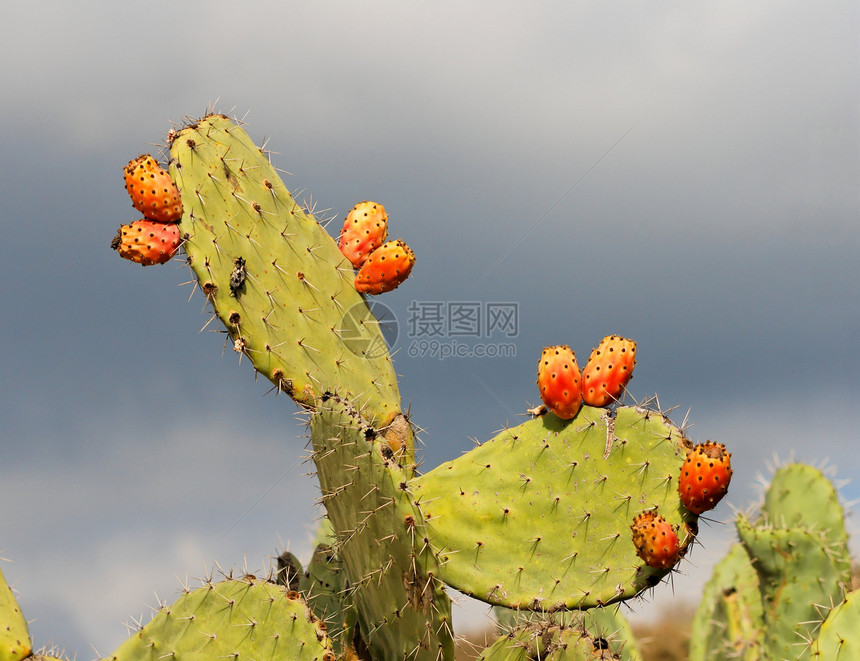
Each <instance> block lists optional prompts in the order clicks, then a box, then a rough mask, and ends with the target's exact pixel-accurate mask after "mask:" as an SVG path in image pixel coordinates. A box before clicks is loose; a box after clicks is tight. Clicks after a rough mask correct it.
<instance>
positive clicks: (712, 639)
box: [690, 544, 764, 661]
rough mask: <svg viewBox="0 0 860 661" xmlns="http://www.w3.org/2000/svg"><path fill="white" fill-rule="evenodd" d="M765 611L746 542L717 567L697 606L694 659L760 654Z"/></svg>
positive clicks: (720, 660) (751, 658) (750, 659)
mask: <svg viewBox="0 0 860 661" xmlns="http://www.w3.org/2000/svg"><path fill="white" fill-rule="evenodd" d="M763 617H764V611H763V608H762V601H761V594H760V592H759V578H758V574H757V573H756V571H755V569H753V566H752V563H751V562H750V559H749V555H747V552H746V550H745V549H744V547H743V545H742V544H735V545H733V546H732V548H731V550H730V551H729V553H728V555H726V556H725V557H724V558H723V559H722V560H720V562H719V563H717V565H716V566H715V567H714V573H713V575H712V576H711V579H710V580H709V581H708V583H707V584H706V585H705V589H704V592H703V594H702V600H701V602H699V607H698V608H697V609H696V615H695V617H694V618H693V626H692V630H691V633H690V661H728V659H744V660H745V661H755V660H756V659H758V658H760V652H761V635H762V626H763V625H762V622H763Z"/></svg>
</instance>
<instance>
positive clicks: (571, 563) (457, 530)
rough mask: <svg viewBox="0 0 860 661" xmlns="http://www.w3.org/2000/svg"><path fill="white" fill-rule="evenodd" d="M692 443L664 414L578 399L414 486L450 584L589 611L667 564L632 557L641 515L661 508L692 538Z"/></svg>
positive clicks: (508, 600) (633, 590) (526, 604)
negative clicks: (687, 500)
mask: <svg viewBox="0 0 860 661" xmlns="http://www.w3.org/2000/svg"><path fill="white" fill-rule="evenodd" d="M690 445H691V444H690V442H689V440H687V439H686V438H684V436H683V434H682V433H681V432H680V430H679V429H678V428H677V427H675V426H674V425H672V424H671V422H670V421H669V420H668V419H667V418H665V417H664V416H663V415H662V414H660V413H657V412H654V411H649V410H645V409H643V408H634V407H622V408H619V409H617V411H615V413H614V415H613V413H612V412H610V411H608V410H607V409H602V408H592V407H583V408H582V409H581V411H580V412H579V414H578V415H577V416H576V417H575V418H573V419H572V420H570V421H562V420H560V419H559V418H557V417H556V416H554V415H551V414H547V415H544V416H542V417H540V418H536V419H534V420H530V421H528V422H526V423H524V424H522V425H520V426H518V427H516V428H513V429H508V430H506V431H504V432H502V433H501V434H499V435H498V436H496V437H495V438H493V439H492V440H490V441H488V442H487V443H484V444H483V445H480V446H479V447H477V448H475V449H473V450H471V451H470V452H468V453H466V454H465V455H463V456H461V457H459V458H457V459H455V460H454V461H451V462H448V463H446V464H442V465H441V466H439V467H438V468H436V469H434V470H432V471H430V472H429V473H427V474H426V475H423V476H421V477H419V478H416V479H415V480H413V481H412V482H410V485H409V487H410V490H411V491H412V492H413V496H414V498H415V500H416V502H418V503H419V505H420V508H421V510H422V512H423V513H424V517H425V519H426V520H427V522H428V529H429V533H430V537H429V540H430V544H431V545H432V546H433V547H434V549H436V550H437V552H438V554H439V557H440V563H441V566H440V572H441V574H440V576H441V577H442V579H443V580H444V581H445V582H446V583H448V584H449V585H451V586H453V587H455V588H457V589H458V590H460V591H461V592H465V593H466V594H469V595H471V596H473V597H475V598H477V599H481V600H483V601H487V602H489V603H494V604H499V605H502V606H507V607H510V608H520V609H525V610H528V609H531V610H543V611H553V610H557V609H563V608H582V609H584V608H591V607H594V606H600V605H606V604H609V603H612V602H615V601H619V600H622V599H628V598H630V597H633V596H635V595H637V594H639V593H640V592H642V591H643V590H645V589H646V588H648V587H652V586H654V585H656V584H657V583H658V582H659V580H660V579H661V578H662V577H663V576H664V575H665V574H666V573H667V571H668V570H665V569H652V568H650V567H647V566H646V565H645V564H644V562H643V561H642V560H641V559H640V558H639V557H638V556H637V554H636V548H635V546H634V544H633V541H632V537H631V529H630V526H631V524H632V523H633V519H634V517H636V515H638V514H639V513H641V512H644V511H646V510H652V509H655V508H656V509H657V510H658V512H659V513H660V514H661V515H662V516H663V517H665V518H666V519H667V520H668V521H669V522H670V523H671V524H672V525H673V526H675V527H676V529H677V532H678V537H679V538H680V543H681V549H682V552H683V551H684V550H686V547H687V545H688V544H689V543H690V542H691V540H692V539H693V536H694V530H695V526H696V521H697V517H696V516H695V515H694V514H692V513H690V512H688V511H687V510H686V509H685V508H684V507H683V506H682V505H681V503H680V500H679V498H678V492H677V488H678V476H679V473H680V467H681V464H682V463H683V461H684V458H685V456H686V453H687V451H688V449H689V447H690Z"/></svg>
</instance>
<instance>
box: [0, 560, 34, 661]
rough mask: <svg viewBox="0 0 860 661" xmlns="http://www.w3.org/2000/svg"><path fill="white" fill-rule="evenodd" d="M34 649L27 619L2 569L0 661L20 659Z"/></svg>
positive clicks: (0, 590)
mask: <svg viewBox="0 0 860 661" xmlns="http://www.w3.org/2000/svg"><path fill="white" fill-rule="evenodd" d="M32 651H33V644H32V643H31V642H30V631H29V629H28V628H27V620H25V619H24V615H23V614H22V613H21V609H20V608H19V607H18V601H17V600H16V599H15V595H13V594H12V588H10V587H9V585H8V584H7V583H6V578H5V577H4V576H3V572H2V571H0V661H20V659H26V658H27V657H28V656H30V654H31V653H32Z"/></svg>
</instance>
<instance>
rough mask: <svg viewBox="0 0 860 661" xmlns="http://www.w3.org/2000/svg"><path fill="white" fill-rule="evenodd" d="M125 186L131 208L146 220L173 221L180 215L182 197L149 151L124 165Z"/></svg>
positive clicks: (180, 216)
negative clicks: (132, 206) (129, 197)
mask: <svg viewBox="0 0 860 661" xmlns="http://www.w3.org/2000/svg"><path fill="white" fill-rule="evenodd" d="M124 174H125V189H126V190H127V191H128V194H129V195H130V196H131V203H132V205H134V208H135V209H137V210H138V211H140V213H142V214H143V215H144V216H146V217H147V218H149V220H155V221H158V222H160V223H175V222H177V221H178V220H179V219H180V218H182V199H181V198H180V197H179V190H177V188H176V184H174V183H173V179H171V178H170V175H169V174H168V173H167V172H166V171H165V170H163V169H162V168H161V166H159V165H158V163H157V162H156V161H155V159H154V158H153V157H152V156H150V155H149V154H141V155H140V156H138V157H137V158H134V159H132V160H130V161H129V162H128V165H126V166H125V170H124Z"/></svg>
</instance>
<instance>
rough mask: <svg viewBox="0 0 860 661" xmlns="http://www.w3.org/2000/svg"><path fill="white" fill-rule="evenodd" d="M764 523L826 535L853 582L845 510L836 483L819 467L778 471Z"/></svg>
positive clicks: (788, 467)
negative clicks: (834, 484)
mask: <svg viewBox="0 0 860 661" xmlns="http://www.w3.org/2000/svg"><path fill="white" fill-rule="evenodd" d="M761 513H762V519H763V521H762V523H766V524H767V525H769V526H772V527H774V528H806V529H807V530H810V531H818V532H820V533H821V534H822V536H823V540H824V542H825V544H827V545H828V547H829V550H830V552H831V553H832V555H833V558H834V561H835V562H837V566H838V568H839V570H840V571H841V572H842V574H843V580H844V582H845V583H846V584H847V583H850V581H851V554H850V552H849V549H848V532H847V531H846V530H845V511H844V509H843V507H842V505H841V504H840V502H839V494H838V493H837V491H836V487H834V486H833V483H832V482H831V481H830V480H829V479H827V477H826V476H825V475H824V474H823V473H822V472H821V471H820V470H818V469H817V468H814V467H813V466H809V465H807V464H800V463H792V464H788V465H786V466H783V467H782V468H780V469H779V470H777V471H776V472H775V473H774V475H773V478H772V479H771V481H770V486H769V487H768V489H767V492H765V496H764V504H763V505H762V508H761Z"/></svg>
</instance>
